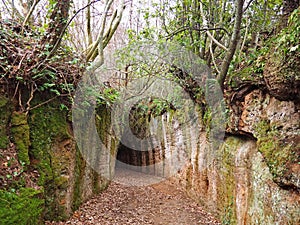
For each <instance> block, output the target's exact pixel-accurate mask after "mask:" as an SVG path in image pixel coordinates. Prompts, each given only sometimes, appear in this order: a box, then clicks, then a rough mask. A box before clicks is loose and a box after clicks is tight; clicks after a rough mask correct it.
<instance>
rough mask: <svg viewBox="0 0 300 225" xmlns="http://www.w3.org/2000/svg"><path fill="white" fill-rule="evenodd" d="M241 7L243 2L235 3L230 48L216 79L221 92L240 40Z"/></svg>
mask: <svg viewBox="0 0 300 225" xmlns="http://www.w3.org/2000/svg"><path fill="white" fill-rule="evenodd" d="M243 6H244V0H237V1H236V6H235V10H236V13H235V22H234V29H233V34H232V36H231V41H230V46H229V49H228V51H227V53H226V56H225V59H224V61H223V63H222V66H221V71H220V75H219V78H218V80H219V84H220V86H221V89H222V90H223V91H224V83H225V80H226V76H227V73H228V69H229V65H230V63H231V60H232V58H233V55H234V53H235V50H236V47H237V45H238V42H239V40H240V30H241V23H242V18H243Z"/></svg>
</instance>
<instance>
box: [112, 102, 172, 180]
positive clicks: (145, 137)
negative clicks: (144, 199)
mask: <svg viewBox="0 0 300 225" xmlns="http://www.w3.org/2000/svg"><path fill="white" fill-rule="evenodd" d="M170 110H175V108H174V107H173V106H172V105H171V104H170V103H168V102H167V101H166V100H162V99H159V98H155V97H149V98H147V99H146V98H145V99H142V100H140V101H139V102H137V103H136V104H135V105H133V106H132V108H131V109H130V113H129V128H127V129H128V130H126V129H125V130H124V131H123V135H122V137H121V141H120V144H119V147H118V152H117V157H116V159H117V160H116V170H118V169H124V168H125V169H129V170H133V171H137V172H142V173H146V174H150V175H155V176H161V175H162V174H163V171H161V165H160V167H158V166H157V164H158V163H159V162H163V160H164V158H165V149H164V148H165V146H164V143H163V141H162V140H161V137H162V136H163V133H162V127H161V124H160V121H161V116H162V115H163V114H164V113H166V112H167V111H170ZM161 164H162V163H161Z"/></svg>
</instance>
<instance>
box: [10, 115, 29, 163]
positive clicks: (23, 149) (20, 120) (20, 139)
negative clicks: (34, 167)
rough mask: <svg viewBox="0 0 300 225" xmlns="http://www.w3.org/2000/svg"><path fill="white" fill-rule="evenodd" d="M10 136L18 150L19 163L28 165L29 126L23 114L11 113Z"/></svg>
mask: <svg viewBox="0 0 300 225" xmlns="http://www.w3.org/2000/svg"><path fill="white" fill-rule="evenodd" d="M11 134H12V137H13V139H14V143H15V145H16V148H17V150H18V159H19V161H20V162H23V163H25V165H29V164H30V160H29V155H28V150H29V146H30V140H29V126H28V123H27V116H26V115H25V113H21V112H13V114H12V117H11Z"/></svg>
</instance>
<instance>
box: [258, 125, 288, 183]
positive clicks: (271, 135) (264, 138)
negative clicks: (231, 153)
mask: <svg viewBox="0 0 300 225" xmlns="http://www.w3.org/2000/svg"><path fill="white" fill-rule="evenodd" d="M255 136H256V138H257V146H258V150H259V152H261V153H262V155H263V156H264V158H265V160H266V163H267V165H268V167H269V169H270V172H271V174H272V175H273V178H274V179H275V180H277V179H278V178H279V179H280V178H281V177H282V176H283V174H284V173H285V170H286V165H287V163H288V162H289V161H292V159H293V146H292V145H288V144H284V143H283V142H282V141H281V139H280V135H279V133H278V130H277V128H276V126H274V125H273V126H271V125H270V124H269V122H268V121H265V120H262V121H260V122H259V123H258V124H257V126H256V128H255Z"/></svg>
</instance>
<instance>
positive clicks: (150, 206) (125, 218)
mask: <svg viewBox="0 0 300 225" xmlns="http://www.w3.org/2000/svg"><path fill="white" fill-rule="evenodd" d="M145 179H146V180H147V181H149V179H158V178H157V177H151V176H149V175H145V174H142V173H138V172H132V171H128V170H126V169H121V170H120V169H119V170H117V172H116V176H115V179H114V181H113V182H112V183H111V185H110V186H109V187H108V189H107V190H105V191H104V192H102V193H101V194H100V195H98V196H95V197H94V198H92V199H90V200H89V201H88V202H86V203H85V204H83V205H82V206H81V207H80V208H79V210H77V211H76V212H75V213H74V215H73V216H72V217H71V218H70V220H68V221H66V222H59V223H54V222H53V223H49V224H56V225H61V224H76V225H86V224H98V225H104V224H120V225H124V224H130V225H133V224H141V225H142V224H153V225H159V224H163V225H165V224H170V225H179V224H183V225H192V224H212V225H213V224H220V223H218V221H216V220H215V219H214V218H213V216H212V215H211V214H209V213H208V212H206V211H205V210H204V209H203V208H202V207H201V206H199V205H197V204H196V203H195V202H193V201H192V200H191V199H189V198H188V197H187V196H186V195H185V194H184V193H183V192H182V191H181V190H179V189H178V188H176V186H175V185H173V184H172V182H171V181H169V180H165V181H162V182H160V183H155V184H152V185H150V186H149V185H148V186H141V185H140V184H141V183H139V182H142V183H143V182H144V181H145ZM153 181H155V180H153ZM128 184H130V185H128ZM135 185H138V186H135Z"/></svg>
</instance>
